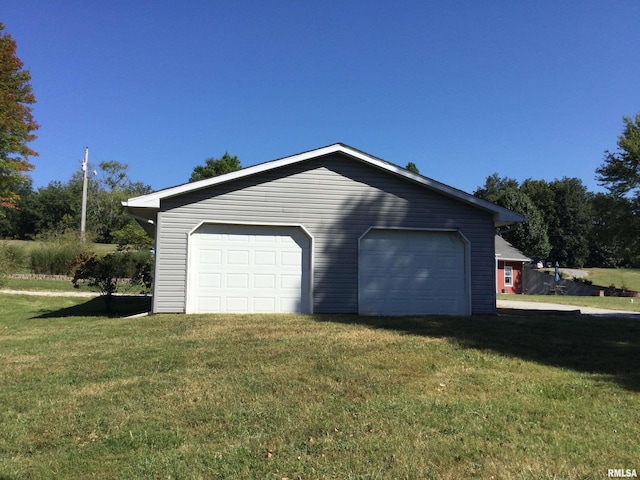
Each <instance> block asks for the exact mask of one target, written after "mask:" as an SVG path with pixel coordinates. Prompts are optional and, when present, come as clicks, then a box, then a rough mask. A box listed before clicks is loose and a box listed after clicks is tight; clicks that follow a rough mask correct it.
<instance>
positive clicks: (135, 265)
mask: <svg viewBox="0 0 640 480" xmlns="http://www.w3.org/2000/svg"><path fill="white" fill-rule="evenodd" d="M145 253H146V255H143V254H145ZM78 259H79V263H78V267H77V269H76V271H75V274H74V276H73V286H74V287H76V288H77V287H78V285H79V283H80V282H83V283H86V284H87V285H88V286H90V287H97V288H98V290H99V291H100V296H101V297H102V300H103V301H104V304H105V309H106V311H107V312H111V304H112V299H113V294H114V293H115V292H116V290H117V289H118V284H119V283H120V282H122V281H125V280H126V281H128V283H129V284H130V285H140V286H142V287H143V288H145V289H147V290H149V289H150V288H151V284H152V272H153V259H152V257H151V255H150V254H149V253H148V252H114V253H109V254H107V255H105V256H104V257H98V256H96V255H94V254H82V255H80V256H79V257H78Z"/></svg>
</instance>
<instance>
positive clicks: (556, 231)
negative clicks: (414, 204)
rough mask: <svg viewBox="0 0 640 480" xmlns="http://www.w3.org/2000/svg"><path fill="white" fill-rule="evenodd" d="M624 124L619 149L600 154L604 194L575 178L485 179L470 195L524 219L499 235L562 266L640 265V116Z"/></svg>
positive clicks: (530, 253) (599, 173)
mask: <svg viewBox="0 0 640 480" xmlns="http://www.w3.org/2000/svg"><path fill="white" fill-rule="evenodd" d="M623 122H624V128H623V132H622V134H621V135H620V136H619V137H618V142H617V145H618V150H617V151H616V152H609V151H607V152H605V155H604V162H603V163H602V165H601V166H600V167H598V168H597V169H596V172H595V174H596V179H597V180H598V182H599V183H600V185H602V186H603V187H604V188H605V189H606V190H607V191H606V193H603V192H598V193H593V192H589V191H588V190H587V188H586V187H585V186H584V184H583V183H582V180H580V179H579V178H568V177H565V178H562V179H561V180H558V179H556V180H553V181H551V182H547V181H545V180H533V179H527V180H525V181H524V182H522V183H519V182H518V181H517V180H515V179H512V178H507V177H502V178H501V177H500V176H499V175H498V174H497V173H494V174H493V175H491V176H489V177H487V179H486V182H485V184H484V186H482V187H480V188H478V189H477V190H476V191H475V192H474V195H476V196H477V197H479V198H482V199H484V200H488V201H490V202H493V203H495V204H497V205H500V206H502V207H505V208H508V209H510V210H513V211H516V212H518V213H520V214H522V215H523V216H524V217H525V218H526V222H524V223H522V224H519V225H516V226H514V227H511V228H509V229H507V230H505V231H504V232H503V237H504V238H505V239H506V240H508V241H509V242H510V243H512V244H513V245H514V246H515V247H517V248H518V249H519V250H521V251H522V252H523V253H525V254H527V255H528V256H530V257H538V258H541V259H545V260H551V261H552V262H554V263H555V262H556V261H557V262H559V264H560V265H563V266H570V267H583V266H591V267H640V216H639V215H638V212H639V210H640V114H638V115H636V117H635V118H628V117H623Z"/></svg>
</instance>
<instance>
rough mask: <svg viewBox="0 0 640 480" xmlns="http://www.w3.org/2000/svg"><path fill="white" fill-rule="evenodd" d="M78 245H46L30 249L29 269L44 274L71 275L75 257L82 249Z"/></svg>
mask: <svg viewBox="0 0 640 480" xmlns="http://www.w3.org/2000/svg"><path fill="white" fill-rule="evenodd" d="M83 249H84V248H83V246H82V245H81V244H78V245H46V246H43V247H39V248H35V249H33V250H32V251H31V270H32V272H33V273H40V274H46V275H71V274H72V273H73V271H74V269H75V266H76V258H77V257H78V255H80V254H81V253H82V251H83Z"/></svg>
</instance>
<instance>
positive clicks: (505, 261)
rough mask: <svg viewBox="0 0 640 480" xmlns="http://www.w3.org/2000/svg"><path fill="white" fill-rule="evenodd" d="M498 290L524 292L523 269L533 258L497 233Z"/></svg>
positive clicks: (502, 291) (501, 291)
mask: <svg viewBox="0 0 640 480" xmlns="http://www.w3.org/2000/svg"><path fill="white" fill-rule="evenodd" d="M495 244H496V292H497V293H522V292H523V291H524V289H523V285H522V280H523V278H524V276H523V272H522V270H523V269H524V264H525V263H529V262H531V259H530V258H529V257H527V256H526V255H525V254H524V253H522V252H521V251H520V250H518V249H517V248H516V247H514V246H513V245H511V244H510V243H509V242H507V241H506V240H505V239H504V238H502V237H501V236H499V235H496V238H495Z"/></svg>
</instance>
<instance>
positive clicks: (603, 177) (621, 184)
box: [596, 114, 640, 197]
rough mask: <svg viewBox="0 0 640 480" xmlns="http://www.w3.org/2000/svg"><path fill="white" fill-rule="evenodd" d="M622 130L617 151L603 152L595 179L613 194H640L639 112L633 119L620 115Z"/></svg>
mask: <svg viewBox="0 0 640 480" xmlns="http://www.w3.org/2000/svg"><path fill="white" fill-rule="evenodd" d="M622 119H623V122H624V130H623V132H622V135H620V136H619V137H618V149H619V150H618V151H617V152H614V153H611V152H609V151H607V152H605V155H604V163H603V164H602V165H601V166H600V167H599V168H598V169H597V170H596V180H598V181H599V182H600V184H601V185H603V186H604V187H606V188H607V190H609V192H611V193H612V194H613V195H615V196H618V197H620V196H625V195H635V196H638V195H640V114H637V115H636V118H635V120H634V119H631V118H628V117H622Z"/></svg>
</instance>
